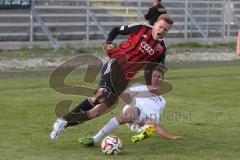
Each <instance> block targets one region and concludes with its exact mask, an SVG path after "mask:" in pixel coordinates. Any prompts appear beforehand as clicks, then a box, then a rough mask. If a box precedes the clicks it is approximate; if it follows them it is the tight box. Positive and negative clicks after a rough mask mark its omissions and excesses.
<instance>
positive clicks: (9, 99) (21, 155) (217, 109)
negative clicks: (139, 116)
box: [0, 67, 240, 160]
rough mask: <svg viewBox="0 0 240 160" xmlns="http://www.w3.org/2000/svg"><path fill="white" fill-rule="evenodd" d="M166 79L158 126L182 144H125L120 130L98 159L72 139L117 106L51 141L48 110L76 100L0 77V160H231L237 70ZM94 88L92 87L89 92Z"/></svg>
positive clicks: (38, 84)
mask: <svg viewBox="0 0 240 160" xmlns="http://www.w3.org/2000/svg"><path fill="white" fill-rule="evenodd" d="M80 79H81V77H80V76H72V77H70V78H69V80H68V81H69V82H71V83H74V84H80V83H81V81H80ZM166 80H168V81H169V82H171V83H172V84H173V85H174V90H173V91H172V92H170V93H168V94H166V95H165V98H166V99H167V105H166V109H165V115H164V117H163V118H162V119H161V122H162V125H163V126H164V127H165V128H166V129H167V130H168V131H169V132H171V133H173V134H177V135H183V136H185V137H186V138H187V140H185V141H168V140H165V139H163V138H161V137H159V136H158V135H154V136H153V137H152V138H150V139H147V140H145V141H142V142H139V143H137V144H133V143H132V142H131V136H132V133H131V132H130V131H129V130H128V129H127V127H126V126H121V127H120V128H119V129H118V130H117V131H115V132H114V133H113V135H116V136H118V137H120V138H121V140H122V142H123V150H122V153H121V154H120V155H117V156H106V155H104V154H103V153H102V152H101V150H100V145H98V146H96V147H93V148H84V147H82V146H80V144H79V143H78V138H80V137H83V136H91V135H93V134H95V133H96V132H97V131H98V130H99V129H100V128H101V127H102V126H103V125H104V124H105V123H106V122H107V121H108V119H109V118H111V117H112V116H113V115H117V114H118V113H120V112H121V110H122V107H123V106H118V107H117V108H115V109H114V110H113V111H112V112H110V113H108V114H106V115H104V116H103V117H101V118H98V119H96V120H92V121H89V122H87V123H84V124H81V125H78V126H76V127H72V128H68V129H66V130H65V132H64V133H63V135H62V136H61V137H60V139H59V141H57V142H51V141H50V139H49V134H50V132H51V130H52V124H53V122H54V121H55V118H56V116H55V115H54V106H55V105H56V104H57V103H58V102H59V101H61V100H64V99H69V100H73V101H74V104H77V103H79V102H80V101H81V100H82V99H83V98H84V97H80V96H71V95H64V94H61V93H57V92H55V91H54V90H53V89H51V88H50V87H49V85H48V77H44V76H43V77H41V78H28V77H26V78H20V79H3V80H0V108H1V112H0V126H1V127H0V159H1V160H60V159H66V160H80V159H89V160H90V159H94V160H98V159H99V160H100V159H103V160H105V159H122V160H126V159H135V160H141V159H142V160H143V159H150V160H154V159H159V160H210V159H211V160H238V159H239V157H240V152H239V151H240V138H239V135H240V118H239V117H240V116H239V115H240V67H212V68H205V69H173V70H169V72H168V73H167V75H166ZM85 85H88V84H87V83H85ZM96 86H97V85H96V83H95V85H94V86H93V87H96ZM91 87H92V85H91Z"/></svg>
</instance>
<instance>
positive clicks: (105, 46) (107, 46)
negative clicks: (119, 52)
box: [103, 43, 116, 52]
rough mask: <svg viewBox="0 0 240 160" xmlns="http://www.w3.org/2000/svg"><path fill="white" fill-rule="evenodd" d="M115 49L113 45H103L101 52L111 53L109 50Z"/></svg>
mask: <svg viewBox="0 0 240 160" xmlns="http://www.w3.org/2000/svg"><path fill="white" fill-rule="evenodd" d="M115 48H116V44H113V43H112V44H107V43H105V44H104V45H103V50H104V51H106V52H109V51H111V50H113V49H115Z"/></svg>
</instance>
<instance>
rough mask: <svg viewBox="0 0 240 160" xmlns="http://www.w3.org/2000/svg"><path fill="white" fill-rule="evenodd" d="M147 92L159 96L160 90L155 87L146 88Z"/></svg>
mask: <svg viewBox="0 0 240 160" xmlns="http://www.w3.org/2000/svg"><path fill="white" fill-rule="evenodd" d="M148 90H149V91H150V92H151V93H153V94H156V95H160V89H159V88H157V87H152V86H148Z"/></svg>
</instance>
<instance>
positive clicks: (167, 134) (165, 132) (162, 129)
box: [156, 125, 186, 140]
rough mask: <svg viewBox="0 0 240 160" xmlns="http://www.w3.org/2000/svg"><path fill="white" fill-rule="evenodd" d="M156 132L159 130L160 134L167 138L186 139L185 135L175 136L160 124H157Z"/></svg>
mask: <svg viewBox="0 0 240 160" xmlns="http://www.w3.org/2000/svg"><path fill="white" fill-rule="evenodd" d="M156 132H157V133H158V134H159V135H160V136H162V137H164V138H166V139H169V140H184V139H186V138H184V137H182V136H174V135H172V134H170V133H168V132H167V131H166V130H165V129H164V128H163V127H162V126H160V125H157V126H156Z"/></svg>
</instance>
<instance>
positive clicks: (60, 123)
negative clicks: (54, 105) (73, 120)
mask: <svg viewBox="0 0 240 160" xmlns="http://www.w3.org/2000/svg"><path fill="white" fill-rule="evenodd" d="M66 126H67V121H66V120H65V119H62V118H58V119H57V121H56V122H55V123H54V125H53V131H52V133H51V135H50V138H51V139H52V140H54V141H56V140H57V139H58V138H59V136H60V135H61V133H62V132H63V130H64V128H65V127H66Z"/></svg>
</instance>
